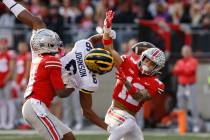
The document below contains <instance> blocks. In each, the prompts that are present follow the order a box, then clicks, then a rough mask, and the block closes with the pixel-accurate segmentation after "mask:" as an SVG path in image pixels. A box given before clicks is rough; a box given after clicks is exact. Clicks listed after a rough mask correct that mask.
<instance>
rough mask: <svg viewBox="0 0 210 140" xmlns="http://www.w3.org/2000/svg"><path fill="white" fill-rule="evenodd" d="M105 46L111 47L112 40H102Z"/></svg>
mask: <svg viewBox="0 0 210 140" xmlns="http://www.w3.org/2000/svg"><path fill="white" fill-rule="evenodd" d="M102 42H103V44H104V45H111V44H112V39H103V40H102Z"/></svg>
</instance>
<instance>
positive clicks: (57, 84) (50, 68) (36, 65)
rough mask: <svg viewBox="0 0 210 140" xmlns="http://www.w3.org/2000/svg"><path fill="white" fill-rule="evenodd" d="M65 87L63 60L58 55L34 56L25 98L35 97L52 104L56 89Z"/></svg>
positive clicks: (48, 104)
mask: <svg viewBox="0 0 210 140" xmlns="http://www.w3.org/2000/svg"><path fill="white" fill-rule="evenodd" d="M63 88H64V83H63V80H62V78H61V62H60V60H59V59H58V58H57V57H54V56H50V55H44V56H41V55H40V56H36V57H34V58H32V64H31V71H30V78H29V83H28V86H27V88H26V92H25V94H24V98H35V99H38V100H40V101H42V102H44V103H45V104H46V105H47V106H48V107H49V106H50V104H51V101H52V100H53V98H54V96H56V94H55V91H56V90H59V89H63Z"/></svg>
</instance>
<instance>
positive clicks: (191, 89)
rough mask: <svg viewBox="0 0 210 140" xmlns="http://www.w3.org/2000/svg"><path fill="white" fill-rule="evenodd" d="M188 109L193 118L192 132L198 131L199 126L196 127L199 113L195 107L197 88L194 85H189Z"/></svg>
mask: <svg viewBox="0 0 210 140" xmlns="http://www.w3.org/2000/svg"><path fill="white" fill-rule="evenodd" d="M188 88H189V92H190V95H189V102H188V103H189V104H188V105H189V107H188V108H189V110H190V112H191V114H192V118H193V131H194V132H198V131H199V129H200V128H199V127H198V121H199V114H198V109H197V92H196V91H197V89H196V85H194V84H193V85H189V87H188Z"/></svg>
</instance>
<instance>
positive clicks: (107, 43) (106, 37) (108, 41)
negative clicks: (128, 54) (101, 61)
mask: <svg viewBox="0 0 210 140" xmlns="http://www.w3.org/2000/svg"><path fill="white" fill-rule="evenodd" d="M113 16H114V12H113V11H112V10H109V11H108V12H106V18H105V20H104V34H103V44H104V48H105V49H106V50H108V51H109V52H110V53H111V54H112V56H113V58H114V62H115V66H116V67H119V66H120V65H121V63H122V61H123V60H122V58H121V57H120V54H119V53H118V52H117V51H116V50H115V49H114V47H113V42H112V38H111V37H110V33H111V27H112V19H113Z"/></svg>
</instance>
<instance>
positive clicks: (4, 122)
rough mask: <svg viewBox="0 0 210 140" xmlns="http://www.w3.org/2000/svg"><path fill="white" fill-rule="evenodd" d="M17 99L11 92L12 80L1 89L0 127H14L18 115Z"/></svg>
mask: <svg viewBox="0 0 210 140" xmlns="http://www.w3.org/2000/svg"><path fill="white" fill-rule="evenodd" d="M16 111H17V109H16V106H15V100H14V99H13V97H12V94H11V82H8V83H7V84H6V85H5V86H4V87H3V88H1V89H0V128H4V129H12V128H13V127H14V124H15V117H16Z"/></svg>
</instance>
